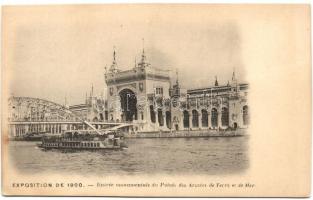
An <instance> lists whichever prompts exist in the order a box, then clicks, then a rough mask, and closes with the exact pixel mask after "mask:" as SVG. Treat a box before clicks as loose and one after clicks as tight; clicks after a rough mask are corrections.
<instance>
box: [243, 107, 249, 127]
mask: <svg viewBox="0 0 313 200" xmlns="http://www.w3.org/2000/svg"><path fill="white" fill-rule="evenodd" d="M242 117H243V125H248V124H249V110H248V106H244V107H243V108H242Z"/></svg>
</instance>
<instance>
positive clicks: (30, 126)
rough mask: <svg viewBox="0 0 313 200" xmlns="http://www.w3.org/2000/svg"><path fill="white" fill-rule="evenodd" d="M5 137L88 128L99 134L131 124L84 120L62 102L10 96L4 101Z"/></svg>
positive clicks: (131, 125)
mask: <svg viewBox="0 0 313 200" xmlns="http://www.w3.org/2000/svg"><path fill="white" fill-rule="evenodd" d="M8 104H9V105H8V106H9V109H8V110H9V113H8V116H9V117H8V130H9V137H11V138H14V137H22V136H24V135H26V134H29V133H35V134H37V133H50V134H59V133H62V132H64V131H66V130H86V131H87V130H90V131H92V130H93V131H96V132H98V133H99V134H103V133H104V132H103V130H117V129H129V128H132V127H133V124H132V123H126V122H109V121H98V120H97V121H88V120H87V119H86V116H79V115H77V114H76V113H74V112H72V111H71V110H70V109H69V108H68V107H66V106H65V105H61V104H58V103H55V102H52V101H48V100H45V99H39V98H31V97H10V98H9V101H8Z"/></svg>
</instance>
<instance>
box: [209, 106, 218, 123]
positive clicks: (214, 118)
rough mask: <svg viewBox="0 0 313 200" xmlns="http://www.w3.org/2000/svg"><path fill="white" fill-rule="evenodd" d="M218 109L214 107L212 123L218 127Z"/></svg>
mask: <svg viewBox="0 0 313 200" xmlns="http://www.w3.org/2000/svg"><path fill="white" fill-rule="evenodd" d="M217 115H218V114H217V110H216V108H212V111H211V125H212V127H217Z"/></svg>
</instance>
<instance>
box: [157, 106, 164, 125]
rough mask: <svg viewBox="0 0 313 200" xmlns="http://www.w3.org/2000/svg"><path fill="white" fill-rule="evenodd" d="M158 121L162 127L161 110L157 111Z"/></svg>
mask: <svg viewBox="0 0 313 200" xmlns="http://www.w3.org/2000/svg"><path fill="white" fill-rule="evenodd" d="M158 120H159V125H160V126H163V125H164V119H163V114H162V110H161V109H158Z"/></svg>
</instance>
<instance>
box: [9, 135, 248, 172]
mask: <svg viewBox="0 0 313 200" xmlns="http://www.w3.org/2000/svg"><path fill="white" fill-rule="evenodd" d="M248 140H249V137H248V136H243V137H207V138H152V139H149V138H138V139H126V143H127V145H128V148H127V149H122V150H99V151H86V150H85V151H77V150H76V151H64V150H47V151H45V150H41V149H39V148H37V147H36V143H40V142H26V141H10V143H9V155H10V157H11V159H10V161H11V162H13V164H14V165H15V167H16V168H17V169H18V170H19V171H20V172H22V173H29V174H30V173H31V174H33V173H43V172H54V173H58V174H63V173H66V174H67V175H68V174H80V175H86V176H88V175H98V176H101V175H109V174H111V175H112V174H118V175H137V174H158V173H162V174H164V173H165V174H177V175H179V174H198V175H201V174H214V175H217V174H234V173H240V172H243V171H244V170H245V169H247V168H248V166H249V160H248V158H249V157H248Z"/></svg>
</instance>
